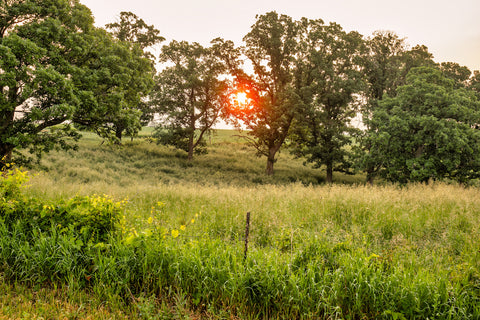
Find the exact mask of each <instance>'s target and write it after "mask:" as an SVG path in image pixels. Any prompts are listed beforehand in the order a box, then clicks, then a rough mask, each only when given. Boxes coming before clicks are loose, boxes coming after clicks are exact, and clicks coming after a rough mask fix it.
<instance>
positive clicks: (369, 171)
mask: <svg viewBox="0 0 480 320" xmlns="http://www.w3.org/2000/svg"><path fill="white" fill-rule="evenodd" d="M374 180H375V174H374V173H373V170H372V169H370V168H368V169H367V179H366V182H367V183H368V184H369V185H371V186H373V181H374Z"/></svg>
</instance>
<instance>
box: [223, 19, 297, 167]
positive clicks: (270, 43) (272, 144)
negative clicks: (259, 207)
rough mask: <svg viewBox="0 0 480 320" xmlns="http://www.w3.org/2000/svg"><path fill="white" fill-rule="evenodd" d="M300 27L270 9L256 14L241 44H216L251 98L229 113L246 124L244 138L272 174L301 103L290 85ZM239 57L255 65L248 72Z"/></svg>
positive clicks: (237, 82)
mask: <svg viewBox="0 0 480 320" xmlns="http://www.w3.org/2000/svg"><path fill="white" fill-rule="evenodd" d="M298 31H299V26H298V23H297V22H295V21H293V20H292V18H290V17H289V16H286V15H279V14H277V13H276V12H269V13H266V14H264V15H260V16H257V20H256V22H255V24H254V25H253V26H252V28H251V30H250V32H249V33H248V34H247V35H246V36H245V37H244V38H243V40H244V42H245V47H243V48H240V49H237V50H235V49H234V48H233V47H232V43H231V42H222V41H221V40H217V42H216V45H217V49H218V50H217V51H218V52H219V55H220V56H222V57H223V59H225V61H226V62H227V65H228V66H229V68H230V72H231V73H232V74H233V75H234V77H235V82H236V85H237V87H238V89H239V90H242V91H244V92H246V93H247V95H248V98H249V100H250V102H251V103H250V104H249V106H248V107H247V108H245V107H242V108H235V110H233V112H232V113H233V114H234V116H235V117H236V118H237V119H239V120H240V121H241V123H243V125H244V126H245V127H246V128H247V130H248V140H249V141H250V143H251V144H252V145H253V146H254V147H255V148H256V150H257V153H258V155H259V156H265V157H266V158H267V166H266V174H267V175H272V174H273V173H274V170H273V168H274V164H275V162H276V156H277V153H278V151H279V150H280V148H281V146H282V145H283V143H284V142H285V139H286V138H287V136H288V134H289V131H290V127H291V125H292V123H293V119H294V117H295V115H296V114H297V112H298V111H299V107H300V105H301V100H300V98H299V95H298V94H297V92H296V91H297V90H296V88H295V84H294V70H295V68H296V63H295V62H296V58H297V56H298V49H299V46H298V41H299V33H298ZM242 57H246V60H247V61H248V64H249V65H250V66H251V68H252V69H253V72H252V73H251V74H249V73H247V72H245V71H244V70H243V69H242V65H241V64H239V62H238V61H239V60H238V59H240V58H242Z"/></svg>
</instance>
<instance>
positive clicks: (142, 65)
mask: <svg viewBox="0 0 480 320" xmlns="http://www.w3.org/2000/svg"><path fill="white" fill-rule="evenodd" d="M0 36H1V38H0V57H1V59H0V70H1V71H2V72H1V75H0V89H1V92H2V95H1V98H0V114H1V117H0V156H1V157H4V158H6V159H7V160H8V159H9V158H10V157H11V154H12V151H14V150H18V149H19V148H28V149H29V150H30V152H31V153H33V154H35V155H37V156H39V155H40V154H41V153H42V152H44V151H49V150H51V149H53V148H63V149H68V148H72V147H74V143H73V142H74V140H75V139H78V137H79V136H78V134H77V133H76V132H75V130H74V128H73V124H80V125H83V126H88V127H89V128H91V129H93V130H95V131H97V132H98V133H101V134H103V135H105V136H108V135H109V132H110V131H111V124H112V123H113V122H114V121H115V120H116V119H118V118H119V117H124V118H128V119H130V120H129V121H130V122H131V125H132V126H135V125H137V124H136V123H137V122H138V120H137V119H138V118H139V113H138V111H135V110H132V109H131V108H129V107H128V106H129V105H131V104H132V103H133V102H135V103H136V102H137V101H138V100H139V99H140V96H141V95H142V92H144V91H145V90H146V89H147V87H148V86H150V84H149V83H150V82H151V79H149V77H150V78H151V77H152V76H153V74H152V70H153V69H152V65H151V63H150V62H149V61H148V59H146V58H144V57H143V53H142V52H141V51H138V50H135V48H132V47H130V46H127V45H125V44H124V43H122V42H120V41H117V40H115V39H114V38H113V37H112V36H111V35H110V34H108V33H107V32H106V31H105V30H103V29H99V28H96V27H94V26H93V17H92V15H91V12H90V10H89V9H88V8H87V7H85V6H83V5H82V4H80V3H79V2H78V1H67V0H51V1H46V2H45V1H44V2H39V1H30V0H25V1H20V0H10V1H3V2H2V3H1V15H0ZM137 127H138V125H137Z"/></svg>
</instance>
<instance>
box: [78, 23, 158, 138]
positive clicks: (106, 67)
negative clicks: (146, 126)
mask: <svg viewBox="0 0 480 320" xmlns="http://www.w3.org/2000/svg"><path fill="white" fill-rule="evenodd" d="M85 37H86V41H89V42H91V43H92V44H91V45H89V49H88V51H86V52H84V53H83V55H82V68H77V69H76V70H75V73H74V77H73V81H74V84H75V88H76V89H77V90H78V91H77V95H78V96H82V97H83V98H82V99H81V101H80V106H79V110H81V111H82V112H81V113H77V114H75V116H74V117H73V121H74V122H75V123H76V124H79V125H81V127H83V128H86V129H88V130H92V131H95V132H97V133H98V134H99V135H100V136H102V137H104V138H107V139H109V140H112V141H114V142H116V143H119V142H120V140H119V139H120V138H121V133H122V132H124V131H125V132H126V133H127V134H129V135H131V136H133V135H135V134H136V133H137V132H138V131H139V130H140V129H141V126H142V125H141V122H140V120H141V115H142V113H141V110H140V109H139V107H138V106H139V105H142V104H143V103H144V98H145V97H146V96H147V95H148V93H149V92H150V91H151V89H152V88H153V86H154V81H153V78H154V74H155V69H154V67H153V64H152V62H151V60H150V59H148V58H146V57H144V54H143V51H142V50H141V49H140V48H139V47H138V46H132V45H131V44H129V43H127V42H123V41H119V40H117V39H114V38H113V36H112V35H111V34H109V33H107V32H106V31H105V30H103V29H95V30H94V31H92V32H91V33H90V34H89V35H88V36H85ZM119 133H120V135H119Z"/></svg>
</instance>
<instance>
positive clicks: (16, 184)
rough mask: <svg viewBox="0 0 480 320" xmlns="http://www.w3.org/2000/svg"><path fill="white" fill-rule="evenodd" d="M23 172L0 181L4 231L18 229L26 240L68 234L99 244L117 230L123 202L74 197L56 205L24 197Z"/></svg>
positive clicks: (11, 173)
mask: <svg viewBox="0 0 480 320" xmlns="http://www.w3.org/2000/svg"><path fill="white" fill-rule="evenodd" d="M26 181H28V176H27V173H26V172H24V171H21V170H18V169H13V170H10V171H7V172H5V173H4V174H3V175H2V177H1V178H0V197H1V198H0V222H2V223H3V224H4V225H5V227H6V228H7V230H10V231H12V230H13V229H16V230H21V231H22V232H23V233H24V234H25V236H26V237H27V238H31V237H33V234H34V232H43V233H45V232H47V233H48V232H50V231H51V230H52V228H54V229H55V230H56V231H55V232H59V233H67V232H72V233H73V234H74V235H75V236H76V237H79V239H80V240H81V241H83V242H84V243H93V244H96V243H100V242H105V241H107V239H108V237H109V236H110V235H112V234H114V233H116V232H117V231H118V230H120V225H121V217H122V213H123V209H124V206H125V202H126V201H120V202H115V201H113V199H112V198H110V197H108V196H105V195H104V196H98V195H94V196H82V197H81V196H76V197H74V198H72V199H69V200H61V201H59V202H57V203H56V204H53V203H45V202H43V201H42V200H39V199H37V198H32V197H30V198H29V197H26V196H25V195H24V193H23V190H22V189H23V188H24V186H25V182H26Z"/></svg>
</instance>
